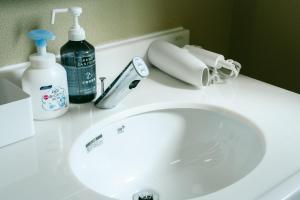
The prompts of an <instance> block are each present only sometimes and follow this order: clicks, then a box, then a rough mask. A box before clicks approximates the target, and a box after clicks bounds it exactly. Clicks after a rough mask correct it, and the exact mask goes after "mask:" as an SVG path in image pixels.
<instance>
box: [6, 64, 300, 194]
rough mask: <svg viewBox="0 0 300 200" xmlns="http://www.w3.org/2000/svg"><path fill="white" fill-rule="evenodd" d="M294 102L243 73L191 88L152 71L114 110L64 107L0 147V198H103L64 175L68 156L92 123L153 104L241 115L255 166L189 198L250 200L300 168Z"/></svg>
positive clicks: (298, 113) (298, 108)
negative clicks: (249, 127)
mask: <svg viewBox="0 0 300 200" xmlns="http://www.w3.org/2000/svg"><path fill="white" fill-rule="evenodd" d="M154 91H155V93H154ZM299 102H300V95H299V94H295V93H292V92H289V91H287V90H283V89H280V88H277V87H274V86H272V85H269V84H266V83H263V82H260V81H257V80H254V79H251V78H248V77H245V76H243V75H240V76H239V77H238V78H237V79H236V80H232V81H229V82H228V83H226V84H220V85H213V86H210V87H208V88H205V89H203V90H196V89H195V88H193V87H191V86H189V85H186V84H184V83H182V82H179V81H177V80H175V79H173V78H171V77H169V76H167V75H165V74H163V73H162V72H160V71H158V70H153V69H152V70H151V72H150V77H149V78H148V79H146V80H144V81H143V82H142V83H141V85H140V87H138V88H136V89H135V92H133V93H131V94H130V95H129V96H128V97H127V98H126V99H124V101H122V104H120V105H119V106H118V107H116V108H115V109H113V110H99V109H96V108H95V107H94V106H93V105H92V104H84V105H71V107H70V110H69V112H68V113H66V115H64V116H62V117H60V118H57V119H53V120H50V121H45V122H35V128H36V136H35V137H33V138H31V139H28V140H25V141H23V142H19V143H17V144H14V145H11V146H9V148H3V149H0V160H1V162H3V161H5V163H6V164H5V165H3V164H1V165H0V177H6V178H5V179H3V178H1V179H0V183H1V184H0V199H10V200H19V199H30V200H40V199H43V200H82V199H89V200H109V199H110V198H107V197H104V196H103V195H100V194H98V193H97V192H94V191H93V190H90V189H89V188H88V187H86V186H85V185H83V184H82V183H81V182H80V181H79V180H78V179H77V178H76V177H75V176H74V174H73V173H72V170H71V167H70V165H69V160H70V158H69V156H70V151H71V148H72V146H73V145H74V144H75V141H76V140H77V139H78V138H79V137H80V136H81V134H82V133H83V132H85V131H88V129H89V128H90V127H92V126H93V125H95V124H96V123H103V124H108V123H111V122H114V121H116V120H119V119H120V118H124V117H127V116H130V115H133V114H136V113H141V112H146V111H151V110H154V109H157V106H158V105H159V106H161V108H166V106H173V107H174V106H176V105H179V104H180V105H184V104H185V105H191V104H193V105H196V106H199V105H200V106H210V107H218V108H221V109H222V110H230V111H231V112H233V113H237V114H238V115H241V116H245V117H246V118H247V119H248V120H249V121H252V123H253V124H255V125H256V126H257V127H258V128H259V129H260V131H261V132H262V133H263V135H264V138H265V147H266V148H265V155H264V157H263V159H262V161H261V162H260V163H259V164H258V166H257V167H256V168H255V169H254V170H252V171H251V172H250V173H249V174H247V175H246V176H245V177H243V178H242V179H240V180H239V181H237V182H235V183H234V184H232V185H230V186H228V187H225V188H223V189H221V190H218V191H216V192H213V193H211V194H208V195H204V196H201V197H198V198H194V200H224V199H243V200H254V199H255V200H256V199H258V198H260V197H262V195H263V194H264V193H266V192H268V191H269V190H272V189H274V187H275V186H276V185H279V184H280V183H282V182H284V181H285V180H286V178H287V177H289V176H291V175H293V174H294V173H295V172H297V171H299V169H300V162H299V160H298V159H297V158H298V157H299V155H300V146H299V141H300V135H299V132H300V129H299V119H300V103H299ZM116 114H117V115H116ZM103 124H102V125H103ZM116 149H117V148H116ZM253 150H254V149H253ZM26 156H27V157H28V158H29V159H30V160H28V159H26ZM23 158H24V159H23ZM295 158H296V159H295ZM12 159H14V160H15V161H14V162H12V161H11V160H12ZM9 163H11V164H9ZM14 163H15V164H14ZM16 172H17V173H16ZM289 189H291V188H289ZM284 192H287V191H284ZM291 192H292V191H291ZM279 197H280V196H279ZM279 199H281V198H278V200H279ZM273 200H277V199H276V198H274V199H273Z"/></svg>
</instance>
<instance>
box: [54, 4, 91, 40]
mask: <svg viewBox="0 0 300 200" xmlns="http://www.w3.org/2000/svg"><path fill="white" fill-rule="evenodd" d="M66 12H69V13H70V14H71V15H72V16H73V25H72V26H71V27H70V29H69V40H71V41H82V40H84V39H85V31H84V29H83V28H82V27H81V26H80V25H79V22H78V17H79V16H80V15H81V13H82V8H81V7H71V8H60V9H53V10H52V18H51V24H54V23H55V15H56V14H57V13H66Z"/></svg>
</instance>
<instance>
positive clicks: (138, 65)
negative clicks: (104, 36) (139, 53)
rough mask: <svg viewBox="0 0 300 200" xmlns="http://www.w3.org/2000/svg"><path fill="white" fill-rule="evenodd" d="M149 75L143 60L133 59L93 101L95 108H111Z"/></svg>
mask: <svg viewBox="0 0 300 200" xmlns="http://www.w3.org/2000/svg"><path fill="white" fill-rule="evenodd" d="M148 75H149V69H148V67H147V65H146V64H145V62H144V60H143V59H142V58H139V57H134V58H133V59H132V60H131V61H130V62H129V64H128V65H127V66H126V67H125V69H124V70H123V71H122V72H121V73H120V74H119V75H118V77H117V78H116V79H115V80H114V81H113V82H112V83H111V84H110V86H108V88H107V89H106V90H105V91H104V92H103V93H102V94H101V96H100V97H99V98H98V99H97V100H96V101H95V106H96V107H97V108H106V109H107V108H113V107H115V106H116V105H118V103H119V102H120V101H121V100H122V99H123V98H124V97H125V96H127V95H128V94H129V93H130V92H131V91H132V89H134V88H135V87H136V86H137V85H138V84H139V82H140V81H141V80H142V79H144V78H146V77H147V76H148Z"/></svg>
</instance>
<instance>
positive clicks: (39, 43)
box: [27, 29, 55, 56]
mask: <svg viewBox="0 0 300 200" xmlns="http://www.w3.org/2000/svg"><path fill="white" fill-rule="evenodd" d="M27 36H28V37H29V38H30V39H32V40H34V43H35V46H36V49H37V54H38V55H39V56H44V55H46V54H47V50H46V46H47V41H48V40H54V39H55V35H54V34H53V33H51V32H50V31H47V30H43V29H35V30H32V31H30V32H28V33H27Z"/></svg>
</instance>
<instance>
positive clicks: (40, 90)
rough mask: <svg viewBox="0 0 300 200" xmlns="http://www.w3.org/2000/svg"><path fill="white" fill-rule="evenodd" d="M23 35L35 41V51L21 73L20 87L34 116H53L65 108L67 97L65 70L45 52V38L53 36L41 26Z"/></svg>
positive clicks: (35, 117) (51, 38) (64, 110)
mask: <svg viewBox="0 0 300 200" xmlns="http://www.w3.org/2000/svg"><path fill="white" fill-rule="evenodd" d="M27 35H28V37H29V38H30V39H32V40H34V41H35V45H36V48H37V53H35V54H32V55H31V56H30V57H29V60H30V63H31V66H30V67H28V68H27V69H26V70H25V72H24V74H23V77H22V88H23V90H24V91H25V92H27V93H28V94H30V96H31V101H32V107H33V117H34V119H36V120H46V119H51V118H56V117H58V116H61V115H63V114H64V113H65V112H66V111H67V110H68V106H69V99H68V86H67V74H66V71H65V69H64V68H63V66H61V65H60V64H58V63H56V58H55V55H54V54H52V53H47V51H46V46H47V41H48V40H54V38H55V36H54V34H53V33H51V32H49V31H47V30H42V29H37V30H32V31H30V32H29V33H28V34H27Z"/></svg>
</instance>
